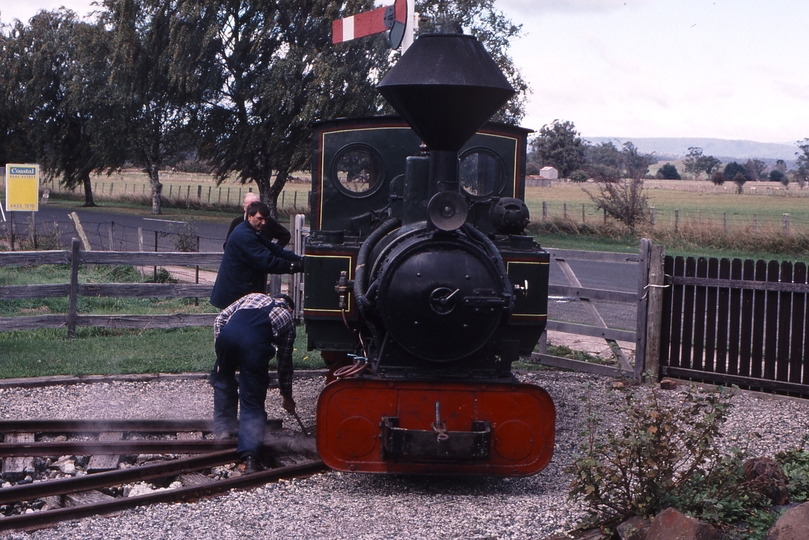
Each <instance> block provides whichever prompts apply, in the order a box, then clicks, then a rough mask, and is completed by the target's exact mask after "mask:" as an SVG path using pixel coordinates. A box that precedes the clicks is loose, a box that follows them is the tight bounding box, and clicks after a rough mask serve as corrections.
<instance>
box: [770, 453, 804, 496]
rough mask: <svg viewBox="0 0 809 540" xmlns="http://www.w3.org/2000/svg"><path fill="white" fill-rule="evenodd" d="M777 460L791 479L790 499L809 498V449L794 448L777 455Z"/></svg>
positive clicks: (789, 486) (789, 484)
mask: <svg viewBox="0 0 809 540" xmlns="http://www.w3.org/2000/svg"><path fill="white" fill-rule="evenodd" d="M775 460H776V461H777V462H778V464H779V465H781V469H783V471H784V474H785V475H786V477H787V480H789V483H788V484H787V487H788V488H789V500H790V501H791V502H804V501H806V500H809V451H807V450H805V449H803V448H802V447H800V448H793V449H791V450H787V451H784V452H779V453H778V454H776V455H775Z"/></svg>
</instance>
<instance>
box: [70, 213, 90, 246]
mask: <svg viewBox="0 0 809 540" xmlns="http://www.w3.org/2000/svg"><path fill="white" fill-rule="evenodd" d="M67 217H69V218H70V220H71V221H72V222H73V228H74V229H76V234H78V235H79V238H81V243H82V244H83V245H84V251H92V250H93V249H92V248H91V247H90V241H89V240H88V239H87V235H86V234H84V227H82V226H81V221H79V215H78V214H77V213H76V212H71V213H69V214H68V215H67Z"/></svg>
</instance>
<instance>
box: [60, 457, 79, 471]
mask: <svg viewBox="0 0 809 540" xmlns="http://www.w3.org/2000/svg"><path fill="white" fill-rule="evenodd" d="M59 470H60V471H62V474H76V462H74V461H73V460H72V459H70V460H67V461H60V462H59Z"/></svg>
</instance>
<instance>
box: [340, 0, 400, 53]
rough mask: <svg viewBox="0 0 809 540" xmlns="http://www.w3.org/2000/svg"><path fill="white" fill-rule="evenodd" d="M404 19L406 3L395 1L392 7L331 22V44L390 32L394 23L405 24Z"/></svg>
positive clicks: (384, 7)
mask: <svg viewBox="0 0 809 540" xmlns="http://www.w3.org/2000/svg"><path fill="white" fill-rule="evenodd" d="M391 8H393V9H391ZM406 19H407V1H406V0H396V2H395V3H394V5H393V6H383V7H380V8H377V9H374V10H371V11H366V12H364V13H357V14H356V15H352V16H350V17H345V18H342V19H338V20H336V21H333V22H332V23H331V30H332V37H331V42H332V43H333V44H334V43H342V42H344V41H349V40H352V39H356V38H361V37H365V36H370V35H373V34H381V33H382V32H385V31H387V30H390V29H391V28H392V27H393V26H394V23H400V24H401V25H404V24H406Z"/></svg>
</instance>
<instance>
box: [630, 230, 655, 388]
mask: <svg viewBox="0 0 809 540" xmlns="http://www.w3.org/2000/svg"><path fill="white" fill-rule="evenodd" d="M651 246H652V242H651V240H649V239H648V238H641V240H640V245H639V246H638V305H637V308H636V309H637V320H636V323H635V324H636V327H635V369H634V374H635V379H636V380H638V381H640V380H642V379H641V378H642V377H643V371H644V368H645V364H646V361H645V360H646V332H645V330H646V328H645V326H646V308H647V302H648V296H647V291H648V290H649V255H650V252H651Z"/></svg>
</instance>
